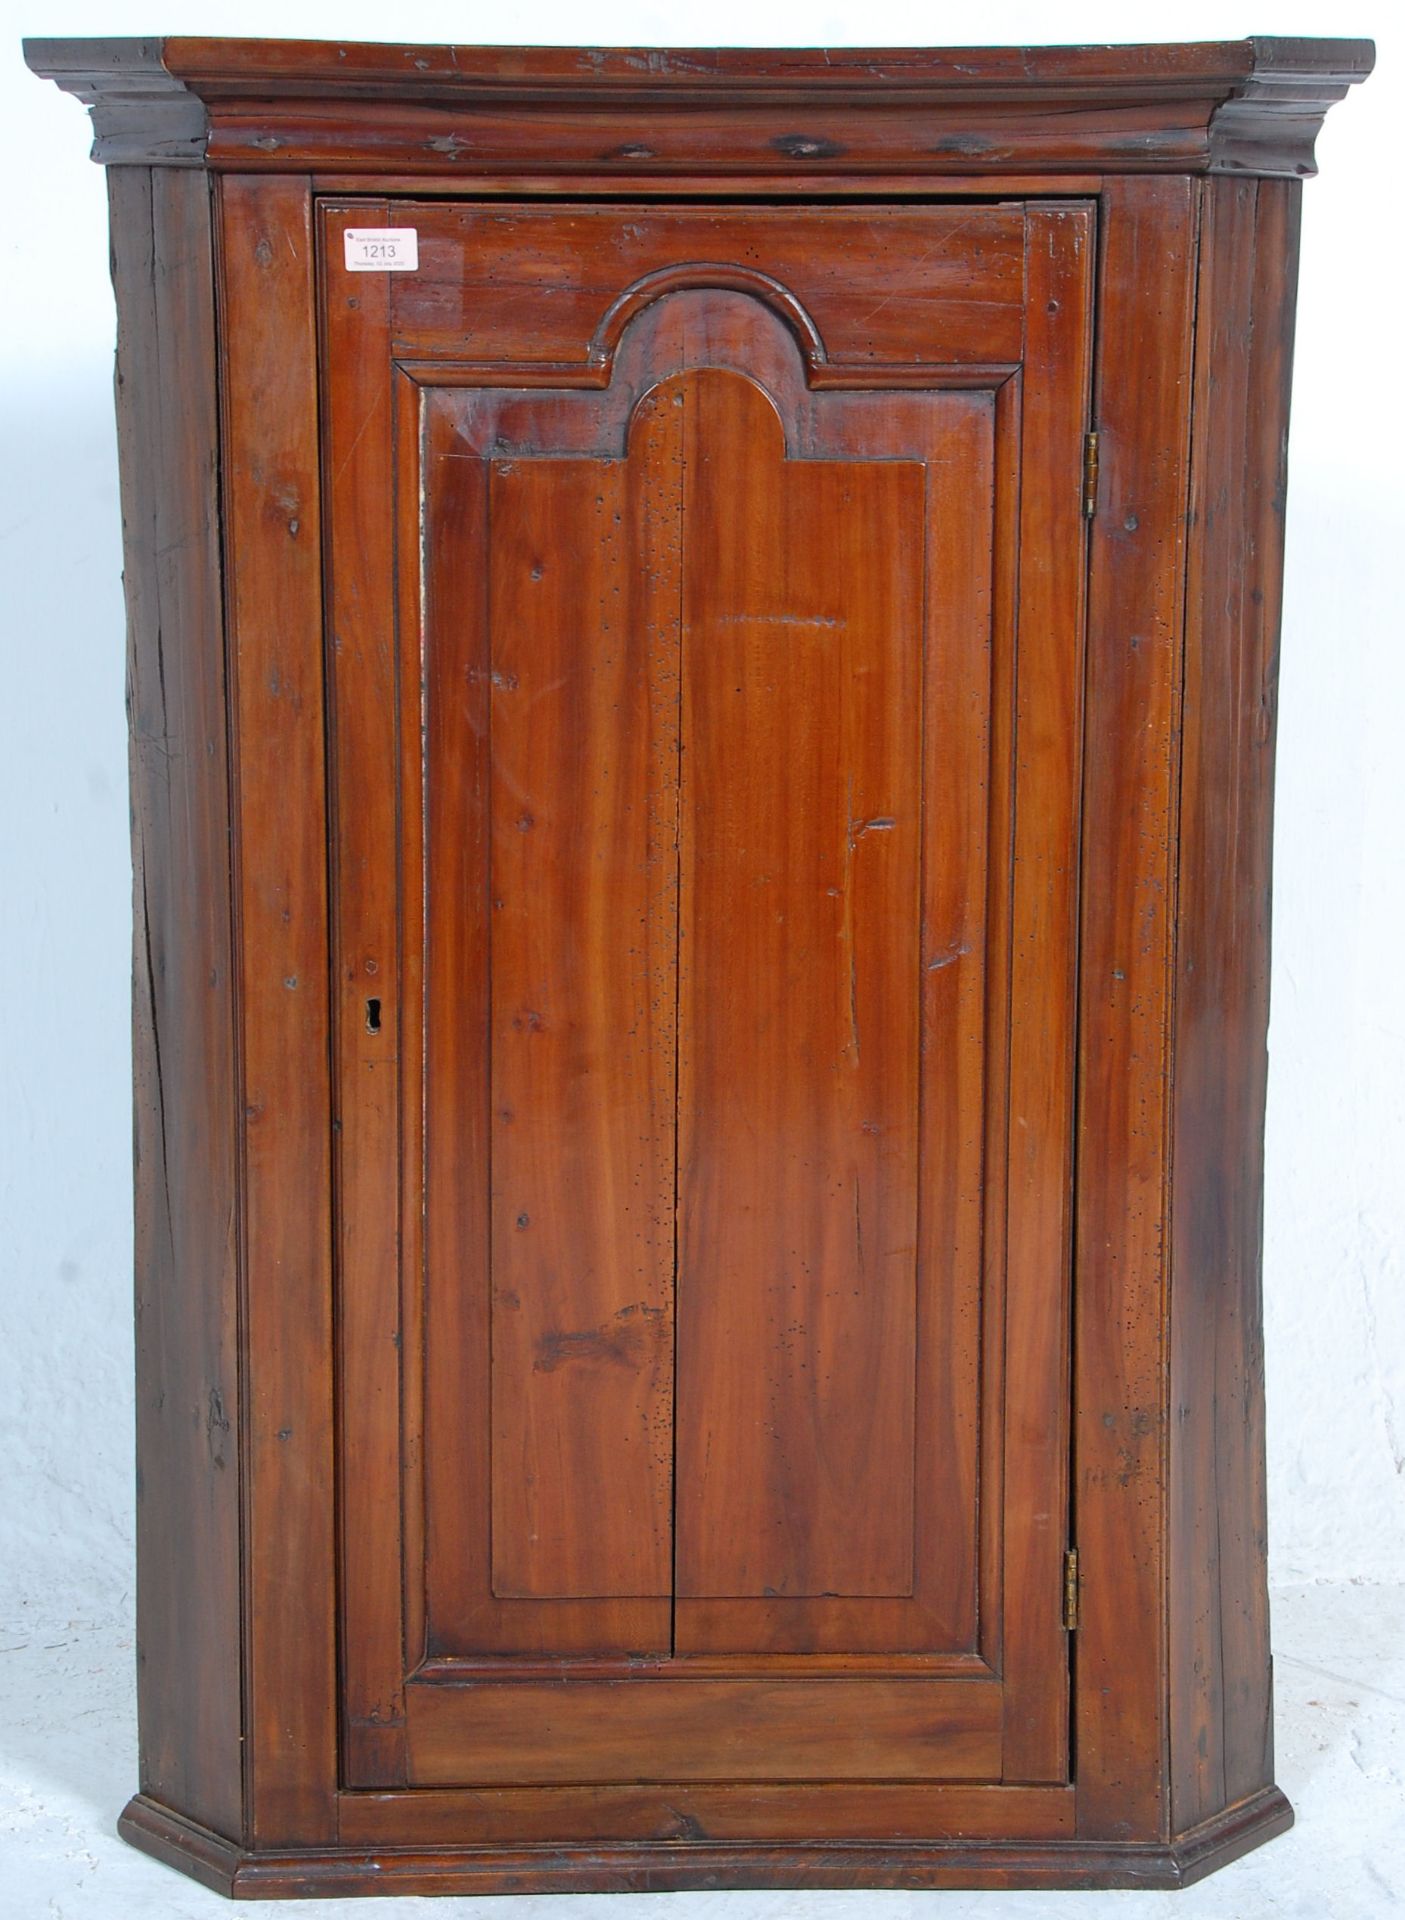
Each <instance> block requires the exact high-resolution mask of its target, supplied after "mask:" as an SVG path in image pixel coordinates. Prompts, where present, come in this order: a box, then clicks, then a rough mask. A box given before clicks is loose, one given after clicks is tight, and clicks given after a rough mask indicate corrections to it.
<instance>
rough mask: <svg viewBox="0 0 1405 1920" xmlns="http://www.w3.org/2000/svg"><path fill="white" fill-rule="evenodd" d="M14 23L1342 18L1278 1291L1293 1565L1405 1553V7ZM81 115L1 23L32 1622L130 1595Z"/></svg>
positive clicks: (106, 422) (89, 196)
mask: <svg viewBox="0 0 1405 1920" xmlns="http://www.w3.org/2000/svg"><path fill="white" fill-rule="evenodd" d="M7 17H8V18H9V19H10V20H11V21H12V22H13V29H14V35H15V36H17V34H18V33H19V32H20V31H23V32H25V33H30V34H36V35H39V34H42V35H49V34H100V35H110V34H115V33H149V32H152V31H155V30H159V31H163V32H188V33H189V32H199V33H249V34H270V35H271V34H283V35H291V36H305V37H313V38H333V37H341V38H352V39H355V38H361V39H368V40H369V39H376V38H384V37H385V35H386V32H387V30H388V29H393V31H394V33H395V35H396V36H397V37H398V38H400V39H406V40H451V39H458V40H470V39H473V38H475V37H477V38H482V39H485V40H497V41H509V42H519V41H520V42H530V41H554V42H571V41H575V40H579V39H582V38H586V39H590V40H592V41H594V42H596V43H602V44H620V43H634V44H647V43H651V42H652V43H664V44H668V43H674V44H679V43H682V44H687V43H689V42H694V43H696V42H698V41H699V40H700V39H701V40H706V41H709V42H714V43H716V42H726V43H731V44H748V43H750V44H753V45H758V44H759V45H764V44H768V43H771V44H823V43H828V44H850V45H881V44H896V45H921V44H923V43H924V42H931V41H936V42H955V41H967V42H979V43H981V44H989V43H995V42H1004V41H1014V42H1019V41H1026V42H1041V41H1058V40H1089V41H1091V40H1100V39H1105V40H1130V39H1143V40H1156V39H1196V38H1200V39H1221V38H1237V37H1239V36H1241V35H1243V34H1246V33H1249V32H1252V31H1255V30H1260V29H1262V30H1272V31H1274V32H1276V33H1280V34H1293V33H1313V32H1315V31H1317V32H1321V31H1337V30H1340V31H1341V32H1343V33H1360V34H1370V33H1372V32H1374V33H1375V34H1376V36H1377V39H1378V41H1379V42H1380V65H1381V68H1382V71H1380V72H1379V73H1378V74H1377V76H1376V77H1375V78H1374V79H1372V80H1371V81H1369V82H1368V83H1367V85H1366V86H1365V87H1364V88H1362V89H1360V90H1358V91H1357V92H1356V93H1354V94H1353V95H1352V96H1351V97H1350V98H1349V99H1348V100H1347V101H1346V102H1345V103H1344V104H1343V105H1341V106H1340V107H1337V108H1335V109H1334V110H1333V112H1332V114H1331V115H1330V116H1329V118H1328V121H1327V127H1326V130H1325V132H1324V134H1323V136H1322V139H1321V142H1320V144H1319V156H1320V159H1321V163H1322V169H1323V177H1322V178H1321V179H1320V180H1317V181H1314V182H1310V183H1309V184H1308V187H1307V190H1306V212H1305V222H1304V236H1303V238H1304V244H1303V294H1302V305H1301V310H1300V321H1299V328H1298V356H1297V385H1296V391H1295V396H1294V408H1293V435H1292V469H1293V477H1292V488H1291V501H1290V510H1289V527H1288V575H1287V586H1286V618H1285V630H1284V636H1283V668H1282V702H1281V723H1280V724H1281V732H1280V777H1279V801H1278V838H1277V860H1276V883H1277V901H1276V917H1275V959H1274V973H1273V1026H1272V1035H1271V1046H1272V1074H1271V1080H1270V1089H1269V1125H1268V1199H1267V1263H1266V1293H1267V1318H1268V1376H1269V1447H1270V1495H1271V1514H1270V1520H1271V1540H1272V1562H1273V1571H1274V1575H1275V1577H1276V1578H1277V1579H1278V1580H1280V1581H1283V1580H1302V1579H1322V1578H1335V1579H1340V1578H1344V1577H1345V1578H1359V1579H1364V1580H1385V1579H1405V1291H1403V1290H1402V1285H1401V1280H1402V1273H1401V1268H1402V1249H1405V998H1403V997H1402V992H1401V976H1402V966H1403V965H1405V958H1403V957H1405V877H1403V875H1405V861H1403V860H1402V854H1401V835H1402V827H1405V805H1402V800H1405V773H1403V772H1402V769H1403V768H1405V731H1403V729H1405V618H1402V611H1401V593H1400V587H1399V572H1398V570H1399V564H1400V558H1401V549H1402V543H1403V540H1405V512H1402V499H1403V498H1405V494H1403V493H1402V479H1401V472H1402V467H1401V461H1400V456H1399V449H1400V447H1401V446H1402V444H1405V420H1402V407H1401V391H1402V385H1403V384H1405V382H1402V378H1401V374H1400V354H1401V348H1402V344H1405V343H1403V342H1402V336H1401V332H1400V319H1399V314H1400V309H1399V307H1398V306H1397V305H1396V304H1395V301H1394V299H1393V296H1394V295H1395V294H1397V293H1398V291H1399V274H1400V268H1399V265H1398V261H1397V254H1398V252H1399V247H1398V241H1399V225H1398V217H1397V215H1396V213H1395V210H1394V197H1393V194H1392V193H1391V183H1392V181H1393V178H1394V176H1395V172H1396V164H1397V156H1398V152H1399V128H1400V122H1401V119H1402V116H1403V115H1405V87H1402V83H1401V79H1400V69H1401V63H1402V62H1405V31H1402V30H1401V17H1400V14H1399V12H1398V11H1397V7H1396V4H1395V0H1358V3H1357V4H1355V5H1353V6H1352V7H1351V8H1349V9H1342V10H1341V11H1340V13H1338V12H1337V11H1336V10H1330V9H1328V8H1326V7H1324V6H1323V4H1322V0H1311V3H1310V4H1305V3H1304V0H1262V4H1260V0H1255V4H1254V6H1253V7H1252V9H1250V10H1249V11H1248V12H1241V11H1240V9H1239V7H1238V6H1237V5H1206V4H1193V3H1190V0H1187V3H1185V4H1177V5H1169V4H1158V5H1147V6H1138V5H1129V4H1127V3H1126V0H1122V3H1121V4H1109V0H1077V3H1076V4H1053V5H1044V6H1037V5H1032V4H1024V5H1021V4H1015V3H1014V0H988V3H987V4H986V5H985V6H983V7H981V8H979V9H978V10H976V9H969V10H968V9H963V10H961V11H959V12H955V11H943V10H942V9H934V8H932V7H931V6H930V5H921V6H919V5H915V4H911V0H864V4H862V5H858V4H851V5H845V6H825V5H823V4H821V5H820V6H817V7H815V6H803V7H802V6H800V5H798V4H794V0H791V3H790V4H787V0H713V3H712V4H711V5H710V6H709V7H708V9H707V11H706V14H705V16H704V15H703V14H702V13H700V12H697V13H695V12H693V11H692V10H690V9H686V8H683V7H677V6H675V7H669V6H664V5H649V4H647V0H596V4H595V5H594V6H593V7H592V8H590V9H589V10H587V11H585V12H582V11H581V10H580V9H579V8H577V7H568V6H566V5H563V4H554V3H553V0H540V4H538V5H536V6H531V5H523V4H519V3H518V0H500V3H499V4H498V5H496V6H494V7H493V8H491V9H484V8H477V9H474V8H471V7H465V6H464V5H462V4H453V5H448V4H443V3H442V0H405V4H402V5H400V6H398V7H397V8H396V9H395V10H394V12H393V15H388V14H387V13H386V10H385V8H384V7H383V6H375V7H373V6H371V5H369V4H367V0H335V4H333V3H332V0H277V4H274V0H246V3H243V4H235V3H234V0H200V3H199V4H191V3H190V0H158V3H156V4H153V0H142V5H141V6H140V7H135V6H133V5H132V4H131V3H130V0H103V4H101V5H96V4H92V3H91V0H70V4H66V5H55V4H51V0H22V4H21V5H20V6H19V7H18V8H17V9H14V10H13V11H8V12H7ZM87 141H88V124H87V117H86V114H84V113H83V111H82V110H81V109H80V108H79V107H78V106H77V105H76V103H75V102H73V101H72V100H70V99H67V98H64V97H62V96H60V95H59V93H58V92H57V91H56V90H55V89H54V88H52V87H50V86H48V85H46V84H41V83H40V82H39V81H37V80H35V79H33V78H32V77H31V76H30V75H29V74H27V73H26V72H25V70H24V69H23V67H22V66H21V64H20V61H19V51H18V45H17V38H16V37H12V35H11V34H8V33H7V35H6V37H5V43H4V44H3V48H2V49H0V148H3V151H2V152H0V160H3V178H4V179H6V180H7V181H8V182H9V204H10V212H9V214H8V215H6V216H5V217H4V218H3V219H0V250H3V258H4V297H3V299H0V329H3V331H2V332H0V634H2V635H3V638H2V639H0V648H2V649H3V650H2V651H0V661H3V676H4V677H3V687H4V696H5V697H4V701H3V707H4V711H5V712H7V713H8V714H9V720H8V722H7V729H8V730H7V733H6V736H5V741H4V747H3V751H0V823H3V826H2V827H0V841H2V842H3V851H0V860H2V861H3V865H2V866H0V915H3V920H0V925H3V939H2V940H0V1050H2V1051H0V1057H3V1078H2V1079H0V1459H2V1460H3V1462H4V1478H3V1494H0V1619H3V1620H6V1621H8V1622H9V1623H11V1624H14V1623H16V1622H17V1620H18V1619H19V1618H20V1617H21V1615H22V1614H26V1615H27V1617H28V1618H29V1619H30V1620H31V1621H34V1620H36V1619H37V1618H62V1619H70V1618H73V1619H81V1620H92V1619H95V1618H100V1617H107V1616H112V1615H116V1614H120V1613H121V1612H122V1611H123V1610H124V1608H125V1606H126V1604H127V1600H126V1596H127V1595H128V1594H129V1593H130V1588H131V1561H130V1541H131V1507H132V1498H131V1392H130V1370H131V1332H130V1295H131V1260H130V1233H131V1211H130V1194H129V1188H130V1144H129V1143H130V1118H129V1116H130V1103H129V1094H128V1072H129V1055H128V999H127V991H128V989H127V975H128V940H129V917H128V916H129V895H128V884H129V879H128V875H129V869H128V846H127V804H126V749H125V731H124V718H123V689H122V673H123V614H122V604H121V592H120V585H119V573H120V567H121V559H120V547H119V523H118V505H117V479H116V462H115V449H114V439H113V426H112V406H111V391H110V387H111V354H112V340H113V313H112V301H111V294H110V290H109V286H108V281H107V241H106V209H105V201H104V193H103V180H102V175H101V172H100V170H99V169H97V168H95V167H93V166H91V165H90V164H89V162H88V160H87V158H86V151H87Z"/></svg>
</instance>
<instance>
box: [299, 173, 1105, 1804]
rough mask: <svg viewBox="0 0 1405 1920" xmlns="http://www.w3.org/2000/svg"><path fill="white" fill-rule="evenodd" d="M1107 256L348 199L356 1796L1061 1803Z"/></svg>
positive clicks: (342, 748) (345, 701)
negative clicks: (1092, 302) (1084, 781)
mask: <svg viewBox="0 0 1405 1920" xmlns="http://www.w3.org/2000/svg"><path fill="white" fill-rule="evenodd" d="M386 226H391V227H396V228H413V229H414V230H415V232H416V234H417V239H418V263H419V264H418V267H417V268H415V269H413V270H410V271H404V272H401V271H396V272H381V271H370V272H366V271H352V270H349V269H348V267H347V265H346V260H347V253H346V249H345V246H344V237H343V236H344V232H345V230H346V229H347V228H365V227H372V228H375V227H386ZM1093 234H1094V228H1093V216H1092V212H1091V210H1090V209H1089V208H1088V207H1086V206H1084V205H1081V204H1077V203H1062V204H1049V205H1035V204H1031V205H989V204H985V205H973V206H964V207H962V206H934V205H918V206H911V205H908V206H896V205H895V206H888V205H861V206H854V207H848V208H841V207H822V208H821V207H816V208H805V207H784V208H778V207H748V206H744V205H737V206H716V205H713V206H701V205H699V206H664V207H660V206H652V205H650V206H644V205H627V206H626V205H621V206H600V205H585V204H581V205H542V204H537V205H532V206H515V205H510V204H501V203H495V204H484V205H479V204H463V203H454V202H443V201H437V202H407V201H396V202H390V203H386V202H383V201H382V202H354V203H353V202H343V203H339V204H337V205H334V206H330V205H329V206H325V207H324V208H323V222H322V245H323V263H322V284H323V289H324V308H323V323H324V327H323V331H324V350H325V371H324V435H325V444H324V484H325V489H326V494H327V500H328V514H329V523H330V527H331V537H330V543H329V555H328V616H329V617H328V632H329V652H328V678H329V710H330V713H331V732H330V743H329V753H330V762H331V791H332V795H333V813H334V823H335V824H334V848H333V887H334V894H335V927H336V934H335V942H336V950H335V953H334V956H333V964H334V968H335V971H336V976H337V980H338V991H337V996H336V1005H337V1035H338V1037H337V1043H336V1046H337V1084H338V1088H339V1096H338V1112H337V1115H336V1126H337V1154H338V1161H337V1166H338V1180H337V1188H338V1196H339V1198H338V1214H339V1217H338V1226H337V1232H338V1244H339V1268H338V1278H337V1289H338V1294H337V1325H338V1354H337V1376H338V1400H339V1421H340V1456H339V1458H340V1474H341V1479H340V1486H339V1512H340V1515H341V1554H342V1570H341V1571H342V1579H341V1630H342V1674H343V1687H344V1697H343V1701H342V1714H343V1752H344V1777H345V1779H346V1782H347V1784H348V1785H352V1786H376V1785H381V1786H411V1787H413V1786H438V1787H446V1788H447V1787H456V1786H469V1785H512V1784H516V1783H533V1784H535V1785H545V1784H551V1783H556V1784H562V1783H578V1782H625V1781H628V1782H641V1781H649V1780H661V1781H673V1782H686V1781H728V1780H746V1781H763V1780H773V1781H792V1782H806V1781H808V1782H823V1781H825V1780H847V1781H853V1780H863V1779H872V1780H881V1779H891V1780H906V1781H924V1780H925V1781H940V1780H964V1781H1000V1780H1005V1781H1027V1782H1049V1781H1058V1780H1062V1779H1064V1778H1066V1777H1067V1713H1066V1709H1067V1689H1068V1668H1067V1650H1066V1643H1065V1637H1064V1634H1063V1631H1062V1625H1061V1610H1060V1596H1061V1584H1062V1582H1061V1568H1062V1556H1063V1549H1064V1546H1065V1544H1066V1540H1067V1502H1068V1472H1067V1449H1068V1357H1067V1320H1068V1288H1069V1212H1068V1192H1069V1161H1070V1141H1071V1108H1072V1054H1073V1046H1072V1042H1073V1028H1072V1022H1073V1005H1074V1000H1073V970H1074V957H1075V956H1074V925H1075V905H1076V890H1077V869H1076V848H1077V832H1076V827H1077V792H1078V784H1079V736H1080V724H1081V691H1080V690H1081V676H1082V579H1083V532H1082V526H1083V523H1082V516H1081V503H1080V494H1081V455H1082V439H1083V433H1084V429H1085V427H1086V424H1087V383H1088V361H1089V289H1090V281H1091V256H1092V244H1093Z"/></svg>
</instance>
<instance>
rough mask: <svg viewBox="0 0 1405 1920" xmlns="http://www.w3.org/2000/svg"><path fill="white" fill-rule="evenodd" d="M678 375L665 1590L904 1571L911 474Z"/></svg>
mask: <svg viewBox="0 0 1405 1920" xmlns="http://www.w3.org/2000/svg"><path fill="white" fill-rule="evenodd" d="M669 398H670V399H671V400H672V401H673V403H674V405H675V407H676V408H677V409H678V412H679V414H680V415H681V419H682V459H683V468H684V489H683V510H682V528H683V531H682V539H683V541H684V544H685V548H686V560H685V572H684V584H683V634H684V637H683V708H682V722H681V724H682V736H683V743H684V754H683V786H682V796H681V801H680V815H681V823H682V825H681V870H680V884H681V899H682V914H681V926H680V940H679V954H678V986H677V992H678V1002H679V1069H678V1164H679V1190H678V1208H679V1249H678V1268H679V1272H678V1286H679V1303H678V1367H679V1375H678V1399H679V1406H678V1428H677V1436H676V1447H677V1456H678V1468H677V1479H678V1486H677V1546H676V1557H677V1587H678V1593H679V1596H680V1597H690V1598H691V1597H699V1596H711V1595H718V1596H729V1597H736V1598H741V1597H757V1598H759V1597H761V1596H763V1595H774V1596H779V1597H784V1598H789V1597H796V1598H800V1597H805V1596H818V1595H832V1596H837V1597H844V1596H854V1595H861V1594H873V1595H885V1596H895V1595H905V1594H909V1593H911V1591H912V1585H913V1518H914V1514H913V1500H914V1494H913V1470H914V1461H913V1424H914V1404H915V1403H914V1387H915V1377H914V1366H915V1344H916V1340H915V1336H916V1324H915V1308H916V1289H915V1279H916V1241H917V1193H916V1173H917V1146H918V1142H917V1099H916V1096H917V1039H918V1014H919V986H920V980H921V966H920V959H919V915H920V906H921V903H920V896H919V888H918V857H919V848H920V829H921V730H920V720H921V672H920V668H921V652H920V648H921V634H922V613H923V608H922V590H923V574H922V564H921V563H922V556H923V547H924V544H925V543H924V542H923V539H922V527H921V522H922V512H923V488H924V475H923V472H922V469H921V468H920V467H919V466H917V465H916V464H915V463H910V462H902V461H892V460H887V461H882V462H877V461H875V462H869V463H861V462H858V461H815V460H809V461H787V460H786V459H785V457H784V456H785V446H784V438H783V430H782V425H781V421H780V418H779V416H778V415H777V413H776V411H775V408H774V406H773V405H772V403H771V402H770V400H769V399H768V398H767V396H766V395H765V394H764V393H762V392H761V391H760V389H759V388H757V387H755V386H754V385H752V384H751V383H750V382H748V381H745V380H744V379H742V378H741V377H740V376H738V375H736V374H732V373H728V372H722V371H711V370H704V371H700V372H698V373H695V374H693V375H691V376H689V377H688V378H687V379H686V381H682V382H679V383H678V385H677V386H676V387H675V388H674V390H673V392H672V393H671V394H670V395H669ZM743 775H745V777H743ZM859 1435H861V1436H862V1440H861V1443H860V1444H855V1441H856V1437H857V1436H859Z"/></svg>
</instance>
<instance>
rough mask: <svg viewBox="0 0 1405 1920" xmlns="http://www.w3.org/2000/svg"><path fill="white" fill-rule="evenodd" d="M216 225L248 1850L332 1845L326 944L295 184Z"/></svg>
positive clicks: (312, 471)
mask: <svg viewBox="0 0 1405 1920" xmlns="http://www.w3.org/2000/svg"><path fill="white" fill-rule="evenodd" d="M219 234H220V239H219V247H220V255H219V257H220V269H221V290H222V294H223V302H224V306H223V311H224V316H225V317H224V322H223V333H222V338H221V358H220V379H221V391H222V393H223V396H224V419H223V431H224V436H225V444H226V446H227V447H228V448H229V450H230V451H229V452H228V454H227V455H226V458H225V462H224V467H223V475H222V478H223V499H224V502H225V520H224V526H225V568H226V578H227V579H228V580H229V582H230V593H229V601H228V607H227V616H226V617H227V619H228V622H229V628H228V631H229V652H230V662H231V668H230V671H231V682H232V685H231V694H230V703H231V725H232V728H233V737H234V764H233V775H234V783H235V784H234V794H235V799H234V805H235V811H236V831H235V841H234V847H235V862H236V880H235V884H236V890H237V899H238V948H237V952H238V994H239V1006H240V1040H241V1059H240V1067H241V1098H242V1103H243V1111H242V1116H241V1118H242V1153H243V1182H244V1206H243V1217H242V1233H243V1249H242V1250H243V1262H244V1300H243V1326H242V1330H241V1337H242V1339H243V1342H244V1353H245V1357H246V1373H245V1383H244V1390H243V1398H242V1406H243V1418H244V1420H245V1422H246V1423H247V1424H246V1432H247V1442H246V1450H245V1456H244V1472H245V1476H246V1479H245V1485H244V1501H245V1509H244V1533H243V1554H244V1576H245V1580H246V1582H247V1586H246V1589H245V1606H246V1607H247V1615H246V1636H247V1637H246V1640H245V1643H244V1663H245V1670H244V1688H245V1726H244V1739H245V1743H246V1744H245V1762H244V1764H245V1766H246V1768H247V1781H248V1788H247V1790H248V1794H249V1813H248V1818H249V1838H250V1841H251V1843H252V1844H256V1845H269V1846H277V1845H281V1844H291V1843H293V1842H294V1841H295V1840H301V1841H302V1842H306V1841H307V1840H308V1839H309V1838H310V1837H312V1836H313V1835H316V1836H317V1837H318V1838H319V1839H322V1840H330V1839H331V1838H332V1837H333V1835H334V1833H335V1813H336V1810H335V1802H334V1798H333V1795H334V1791H335V1786H336V1775H337V1758H336V1707H335V1688H336V1678H335V1676H336V1621H335V1573H334V1568H335V1564H336V1541H335V1531H334V1516H333V1508H332V1503H331V1501H330V1500H329V1498H328V1489H329V1488H330V1487H332V1485H333V1484H334V1476H335V1466H334V1455H333V1447H332V1430H333V1408H332V1246H331V1222H332V1191H331V1150H330V1149H331V1087H330V1084H329V1075H328V1047H329V1037H330V1036H329V1010H328V986H327V957H328V953H329V950H330V948H329V937H328V920H327V820H326V812H325V805H326V802H325V784H324V767H325V745H324V739H323V700H322V688H323V668H322V579H321V572H322V569H321V553H320V540H319V513H320V487H319V477H318V443H317V370H316V326H315V309H314V304H313V264H314V262H313V241H312V223H311V206H310V200H309V196H308V193H307V190H306V186H305V183H303V182H300V181H298V180H286V181H241V180H227V181H225V182H223V183H222V186H221V191H220V196H219ZM290 1621H296V1623H297V1630H296V1632H290V1631H289V1628H288V1623H289V1622H290Z"/></svg>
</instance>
